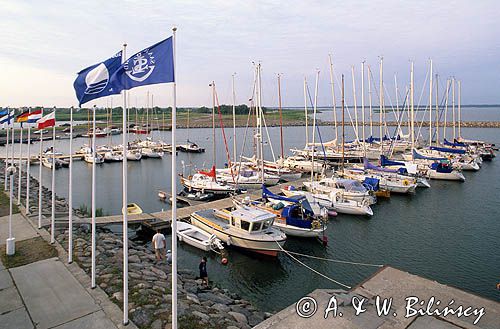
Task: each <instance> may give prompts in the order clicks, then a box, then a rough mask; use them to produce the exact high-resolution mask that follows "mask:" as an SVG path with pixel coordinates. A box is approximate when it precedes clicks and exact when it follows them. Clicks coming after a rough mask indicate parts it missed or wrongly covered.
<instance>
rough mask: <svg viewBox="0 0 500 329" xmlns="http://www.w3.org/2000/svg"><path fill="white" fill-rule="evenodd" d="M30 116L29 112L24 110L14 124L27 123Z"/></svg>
mask: <svg viewBox="0 0 500 329" xmlns="http://www.w3.org/2000/svg"><path fill="white" fill-rule="evenodd" d="M29 115H30V111H29V110H26V111H24V112H23V113H21V114H19V115H18V116H17V117H16V122H26V121H28V116H29Z"/></svg>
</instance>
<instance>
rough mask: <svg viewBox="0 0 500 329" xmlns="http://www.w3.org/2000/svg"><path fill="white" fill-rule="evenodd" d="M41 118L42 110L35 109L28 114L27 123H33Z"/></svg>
mask: <svg viewBox="0 0 500 329" xmlns="http://www.w3.org/2000/svg"><path fill="white" fill-rule="evenodd" d="M41 118H42V110H35V111H33V112H30V114H29V115H28V120H27V121H26V122H27V123H35V122H37V121H38V120H40V119H41Z"/></svg>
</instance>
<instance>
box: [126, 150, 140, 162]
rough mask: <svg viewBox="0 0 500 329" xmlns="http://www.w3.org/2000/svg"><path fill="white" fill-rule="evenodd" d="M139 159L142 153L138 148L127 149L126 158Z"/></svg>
mask: <svg viewBox="0 0 500 329" xmlns="http://www.w3.org/2000/svg"><path fill="white" fill-rule="evenodd" d="M141 159H142V153H141V151H140V150H127V160H129V161H140V160H141Z"/></svg>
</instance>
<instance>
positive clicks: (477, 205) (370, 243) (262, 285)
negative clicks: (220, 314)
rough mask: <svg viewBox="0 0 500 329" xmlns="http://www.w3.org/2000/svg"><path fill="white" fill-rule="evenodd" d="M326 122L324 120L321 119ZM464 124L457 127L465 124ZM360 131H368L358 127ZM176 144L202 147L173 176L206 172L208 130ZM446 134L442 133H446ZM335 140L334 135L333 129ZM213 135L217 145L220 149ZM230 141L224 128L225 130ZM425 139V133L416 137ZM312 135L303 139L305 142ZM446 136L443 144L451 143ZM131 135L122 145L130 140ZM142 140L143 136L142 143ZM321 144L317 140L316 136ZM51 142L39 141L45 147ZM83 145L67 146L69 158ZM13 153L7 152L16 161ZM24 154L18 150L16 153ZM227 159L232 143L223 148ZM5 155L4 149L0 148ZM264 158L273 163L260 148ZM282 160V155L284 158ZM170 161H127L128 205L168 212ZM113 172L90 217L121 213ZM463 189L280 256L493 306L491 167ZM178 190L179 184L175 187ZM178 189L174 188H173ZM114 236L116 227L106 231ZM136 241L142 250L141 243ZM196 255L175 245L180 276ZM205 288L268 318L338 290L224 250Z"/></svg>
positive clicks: (63, 186) (495, 238) (495, 227)
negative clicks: (226, 292)
mask: <svg viewBox="0 0 500 329" xmlns="http://www.w3.org/2000/svg"><path fill="white" fill-rule="evenodd" d="M330 114H331V113H330ZM464 120H465V118H464ZM366 129H367V131H368V128H366ZM345 130H346V140H349V139H352V138H353V132H352V128H348V127H346V129H345ZM319 132H320V134H321V140H323V141H328V140H331V139H332V138H333V137H334V130H333V127H321V128H320V129H319ZM178 133H179V135H178V141H179V143H182V142H184V141H185V140H186V139H187V138H188V134H189V139H190V140H191V141H194V142H197V143H198V144H199V145H200V146H202V147H205V148H206V150H207V152H206V153H202V154H185V153H180V152H179V155H178V169H179V172H181V171H182V168H183V166H182V165H181V161H182V163H183V164H184V170H185V173H186V174H187V173H189V171H192V170H194V168H198V169H201V168H207V167H210V166H211V164H212V159H213V151H212V141H211V134H212V130H211V129H210V128H199V129H191V130H189V131H188V130H185V129H180V130H178ZM450 133H451V130H448V134H450ZM252 134H253V133H252V131H251V130H249V131H248V132H247V140H246V143H245V144H246V145H245V153H246V154H248V155H250V154H251V153H252V152H253V149H252V142H251V139H250V138H249V136H251V135H252ZM269 134H270V137H271V140H272V141H273V143H274V145H273V146H274V153H275V155H276V156H278V155H279V154H280V149H279V128H277V127H275V128H270V129H269ZM339 134H340V129H339ZM220 135H221V132H220V130H217V140H218V141H221V140H222V139H221V136H220ZM226 135H227V136H228V138H229V137H231V136H232V129H231V128H230V129H226ZM244 135H245V129H244V128H238V129H237V140H238V152H240V151H241V149H242V144H243V140H244V138H243V136H244ZM422 135H423V136H426V133H425V132H422ZM462 135H463V136H464V137H466V138H474V139H482V140H486V141H490V142H493V143H496V144H497V145H500V129H493V128H491V129H480V128H467V129H462ZM121 137H122V136H113V140H112V141H111V142H112V143H114V144H120V143H121ZM311 137H312V131H311V130H309V138H311ZM450 137H451V136H450ZM133 138H134V136H131V139H133ZM142 138H144V137H142ZM158 138H159V139H162V140H164V141H165V142H169V141H170V133H169V132H154V133H153V139H158ZM315 138H316V141H317V142H319V141H320V137H319V135H316V136H315ZM284 140H285V146H286V150H288V149H289V148H294V147H297V148H300V147H303V145H304V142H305V132H304V127H286V128H284ZM97 141H98V144H106V143H108V142H110V141H109V139H108V138H102V139H97ZM51 143H52V142H51V141H45V142H44V144H45V145H46V146H49V145H51ZM84 143H88V139H83V138H79V139H75V141H74V150H76V149H78V148H79V146H81V145H82V144H84ZM18 148H19V144H16V152H18ZM23 148H24V152H26V151H25V150H26V145H23ZM38 148H39V144H38V143H34V144H32V146H31V149H32V153H33V154H35V153H37V152H38ZM68 149H69V140H57V141H56V150H57V151H61V152H63V153H67V152H68ZM228 149H229V150H230V152H231V153H232V140H231V139H230V140H229V141H228ZM0 150H1V152H2V153H4V152H5V147H1V148H0ZM266 152H267V158H268V159H272V154H271V151H270V150H269V147H266ZM285 153H286V154H289V153H290V152H289V151H285ZM216 154H217V157H216V158H217V164H218V167H222V166H223V165H224V163H226V162H227V156H226V151H225V147H224V144H223V143H222V142H218V143H217V145H216ZM170 160H171V158H170V155H169V154H165V156H164V157H163V159H146V160H142V161H139V162H130V161H129V162H128V180H129V181H128V182H129V185H128V193H129V202H135V203H138V204H139V205H140V206H141V207H142V208H143V210H144V211H145V212H153V211H161V210H162V209H168V207H169V206H168V204H166V203H163V202H161V201H160V200H159V199H158V197H157V191H158V190H159V189H161V190H165V191H170V186H171V183H172V182H171V181H170V175H171V161H170ZM121 168H122V164H121V163H111V164H107V163H106V164H103V165H99V166H98V168H97V171H96V175H97V179H96V181H97V197H96V200H97V208H103V212H104V213H105V214H118V213H120V209H121V190H122V184H121ZM31 170H32V171H31V174H32V175H33V176H34V177H35V178H38V167H37V166H32V167H31ZM68 173H69V172H68V170H67V169H60V170H57V175H56V193H57V194H58V195H60V196H63V197H66V198H67V196H68ZM464 174H465V177H466V182H465V183H458V182H447V181H431V185H432V187H431V188H430V189H419V190H417V193H416V194H414V195H409V196H406V195H393V196H391V198H390V199H388V200H384V199H381V200H379V202H378V203H377V204H376V205H374V206H373V210H374V216H373V217H371V218H370V219H367V218H365V217H357V216H349V215H339V216H338V217H336V218H334V219H332V220H331V221H330V223H329V226H328V230H327V236H328V246H327V247H323V246H322V245H321V244H320V243H318V242H317V241H314V240H303V239H296V238H289V239H288V241H287V242H286V245H285V248H286V249H288V250H292V251H296V252H300V253H304V254H310V255H315V256H318V257H325V258H335V259H341V260H348V261H354V262H363V263H372V264H387V265H391V266H394V267H397V268H400V269H402V270H405V271H408V272H411V273H414V274H418V275H422V276H424V277H427V278H430V279H433V280H437V281H439V282H441V283H444V284H448V285H452V286H456V287H458V288H461V289H465V290H468V291H471V292H473V293H475V294H478V295H482V296H485V297H487V298H490V299H494V300H497V301H500V291H498V290H496V284H497V283H498V282H499V281H500V220H499V219H500V207H499V206H500V202H499V195H500V161H499V159H498V158H497V159H494V160H493V161H492V162H485V163H483V166H482V168H481V170H480V171H479V172H465V173H464ZM73 178H74V184H73V187H74V194H73V200H74V207H75V208H78V207H79V206H80V205H86V206H87V207H90V200H91V165H90V164H87V163H85V162H83V161H76V162H74V171H73ZM50 182H51V177H50V170H48V169H47V168H43V177H42V183H43V185H44V186H46V187H49V188H50V184H51V183H50ZM176 183H177V184H178V185H179V182H176ZM179 188H180V185H179ZM113 228H114V229H116V230H117V231H119V230H120V226H119V225H116V226H114V227H113ZM170 237H171V236H170V235H169V236H168V239H170ZM146 240H147V239H144V243H147V241H146ZM204 255H205V254H204V253H203V252H201V251H199V250H197V249H194V248H192V247H190V246H186V245H184V244H182V243H181V247H180V249H179V262H180V267H182V268H192V269H193V270H196V269H197V268H198V263H199V260H200V257H202V256H204ZM301 260H303V261H304V263H306V264H307V265H309V266H311V267H313V268H314V269H316V270H317V271H319V272H321V273H323V274H325V275H327V276H329V277H332V278H334V279H336V280H338V281H340V282H342V283H345V284H346V285H349V286H353V285H356V284H358V283H360V282H361V281H362V280H364V279H365V278H366V277H367V276H369V275H371V274H372V273H374V271H376V270H377V268H375V267H363V266H355V265H348V264H339V263H333V262H323V261H319V260H312V259H301ZM208 274H209V278H210V280H211V281H212V282H213V283H214V284H216V285H218V286H220V287H223V288H228V289H230V290H231V291H233V292H237V293H239V294H240V295H241V296H242V297H244V298H245V299H248V300H250V301H252V302H253V303H254V304H255V305H256V306H257V307H259V308H261V309H262V310H264V311H276V310H279V309H281V308H283V307H285V306H288V305H290V304H291V303H293V302H295V301H296V300H298V299H299V298H301V297H302V296H304V295H306V294H308V293H309V292H311V291H312V290H314V289H317V288H340V287H339V286H337V285H335V284H333V283H332V282H330V281H328V280H325V279H323V278H321V277H319V276H318V275H316V274H314V273H313V272H310V271H309V270H308V269H306V268H305V267H303V266H301V265H299V264H298V263H296V262H295V261H294V260H292V259H291V258H289V257H288V256H286V255H283V254H282V255H280V256H279V257H277V259H267V258H261V257H256V256H254V255H252V254H247V253H242V252H240V251H238V250H234V249H231V250H230V255H229V264H228V265H227V266H222V265H221V264H220V262H219V259H218V257H216V256H215V255H211V256H210V257H209V261H208Z"/></svg>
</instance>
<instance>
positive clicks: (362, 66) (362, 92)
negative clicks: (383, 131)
mask: <svg viewBox="0 0 500 329" xmlns="http://www.w3.org/2000/svg"><path fill="white" fill-rule="evenodd" d="M361 121H362V122H361V126H362V128H361V129H363V131H362V138H363V156H364V157H365V158H366V136H365V61H362V62H361Z"/></svg>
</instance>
